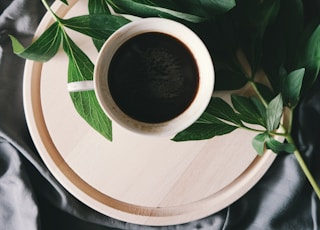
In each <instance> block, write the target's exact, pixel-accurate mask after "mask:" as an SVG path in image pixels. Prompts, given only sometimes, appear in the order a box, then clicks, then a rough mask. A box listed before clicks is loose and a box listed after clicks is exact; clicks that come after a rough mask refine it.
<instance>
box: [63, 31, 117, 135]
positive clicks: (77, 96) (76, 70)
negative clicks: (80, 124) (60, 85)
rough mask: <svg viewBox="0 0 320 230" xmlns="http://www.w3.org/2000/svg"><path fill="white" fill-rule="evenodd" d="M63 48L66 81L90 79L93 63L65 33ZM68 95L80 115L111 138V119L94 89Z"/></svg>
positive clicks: (102, 133)
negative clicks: (66, 63)
mask: <svg viewBox="0 0 320 230" xmlns="http://www.w3.org/2000/svg"><path fill="white" fill-rule="evenodd" d="M63 49H64V50H65V52H66V54H67V55H68V57H69V66H68V82H75V81H83V80H92V79H93V69H94V65H93V63H92V62H91V60H90V59H89V58H88V57H87V56H86V54H85V53H83V51H82V50H81V49H80V48H79V47H78V46H77V45H76V44H75V43H74V42H73V41H72V40H71V38H69V37H68V36H67V35H65V37H64V39H63ZM70 96H71V99H72V101H73V104H74V106H75V108H76V110H77V111H78V113H79V114H80V116H82V118H84V119H85V120H86V121H87V123H88V124H90V125H91V126H92V127H93V128H94V129H95V130H97V131H98V132H99V133H100V134H101V135H103V136H104V137H106V138H107V139H109V140H112V127H111V121H110V119H109V118H108V117H107V116H106V115H105V113H104V112H103V110H102V109H101V107H100V105H99V103H98V101H97V98H96V96H95V93H94V91H93V90H92V91H84V92H74V93H70Z"/></svg>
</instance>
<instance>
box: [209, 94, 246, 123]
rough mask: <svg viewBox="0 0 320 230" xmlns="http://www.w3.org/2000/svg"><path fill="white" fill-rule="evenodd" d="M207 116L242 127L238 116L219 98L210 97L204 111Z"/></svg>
mask: <svg viewBox="0 0 320 230" xmlns="http://www.w3.org/2000/svg"><path fill="white" fill-rule="evenodd" d="M206 111H207V112H208V113H209V114H212V115H213V116H215V117H218V118H220V119H222V120H225V121H229V122H232V123H234V124H236V125H238V126H243V124H242V123H241V120H240V118H239V115H238V114H237V113H235V112H234V110H233V108H232V107H231V106H230V105H229V104H228V103H227V102H225V101H224V100H223V99H221V98H219V97H212V98H211V100H210V102H209V105H208V107H207V110H206Z"/></svg>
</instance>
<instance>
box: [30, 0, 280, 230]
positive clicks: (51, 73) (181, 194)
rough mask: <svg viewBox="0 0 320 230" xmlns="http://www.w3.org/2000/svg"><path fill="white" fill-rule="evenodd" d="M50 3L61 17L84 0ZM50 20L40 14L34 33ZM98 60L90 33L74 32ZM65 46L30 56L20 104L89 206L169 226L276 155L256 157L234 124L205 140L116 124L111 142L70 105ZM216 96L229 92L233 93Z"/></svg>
mask: <svg viewBox="0 0 320 230" xmlns="http://www.w3.org/2000/svg"><path fill="white" fill-rule="evenodd" d="M69 3H70V4H69V7H67V6H65V5H63V4H61V3H55V4H54V9H55V11H56V12H57V14H58V15H61V16H65V17H66V18H68V17H71V16H76V15H82V14H87V1H84V0H82V1H77V0H73V1H69ZM50 23H52V20H51V16H49V15H46V16H45V17H44V19H43V20H42V22H41V24H40V26H39V28H38V31H37V35H38V36H39V35H40V34H41V33H42V32H43V31H44V30H45V28H47V27H48V25H49V24H50ZM70 34H71V36H72V37H73V39H74V40H75V41H76V43H77V44H78V45H79V46H80V47H81V48H82V49H83V50H85V51H86V53H87V54H89V56H90V58H91V59H92V61H93V62H94V61H95V58H96V56H97V52H96V50H95V48H94V46H93V45H92V42H91V39H90V38H88V37H85V36H83V35H81V34H79V33H76V32H71V31H70ZM67 65H68V59H67V56H66V55H65V54H64V53H63V51H62V50H61V51H59V53H58V54H57V55H56V56H55V57H54V58H53V59H52V60H51V61H49V62H47V63H45V64H41V63H37V62H33V61H27V63H26V69H25V78H24V105H25V111H26V116H27V122H28V126H29V129H30V132H31V135H32V138H33V140H34V142H35V145H36V147H37V149H38V151H39V153H40V155H41V157H42V159H43V161H44V162H45V164H46V165H47V167H48V168H49V170H50V171H51V172H52V174H53V175H54V176H55V177H56V178H57V180H58V181H59V182H60V183H61V184H62V185H63V186H64V187H65V188H66V189H67V190H68V191H69V192H70V193H71V194H73V195H74V196H75V197H76V198H78V199H79V200H80V201H82V202H83V203H85V204H86V205H88V206H90V207H92V208H93V209H95V210H97V211H99V212H101V213H103V214H105V215H108V216H111V217H114V218H117V219H120V220H123V221H128V222H132V223H138V224H144V225H171V224H179V223H184V222H189V221H192V220H195V219H200V218H203V217H205V216H208V215H210V214H213V213H215V212H217V211H219V210H221V209H223V208H224V207H226V206H228V205H230V204H231V203H232V202H234V201H235V200H237V199H238V198H240V197H241V196H242V195H243V194H245V193H246V192H247V191H248V190H249V189H250V188H251V187H252V186H253V185H254V184H255V183H256V182H257V181H258V180H259V179H260V178H261V177H262V176H263V174H264V173H265V172H266V170H267V169H268V168H269V167H270V165H271V163H272V162H273V160H274V158H275V155H274V154H273V153H271V152H266V153H265V154H264V155H263V156H262V157H258V156H257V155H256V153H255V151H254V150H253V148H252V147H251V140H252V137H253V135H254V134H252V133H250V132H247V131H235V132H233V133H231V134H228V135H225V136H221V137H216V138H213V139H211V140H206V141H192V142H183V143H175V142H173V141H170V140H166V139H154V138H148V137H141V136H138V135H135V134H132V133H129V132H127V131H126V130H123V129H122V128H120V127H117V126H116V125H114V126H113V129H114V141H113V142H109V141H108V140H106V139H105V138H103V137H102V136H101V135H100V134H98V133H97V132H96V131H95V130H93V129H92V128H91V127H90V126H89V125H88V124H87V123H86V122H85V121H84V120H83V119H82V118H81V117H80V116H79V115H78V113H77V112H76V111H75V109H74V106H73V104H72V101H71V99H70V96H69V94H68V91H67ZM216 95H218V96H221V97H224V98H228V97H229V96H230V92H219V93H216Z"/></svg>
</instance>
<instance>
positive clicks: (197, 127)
mask: <svg viewBox="0 0 320 230" xmlns="http://www.w3.org/2000/svg"><path fill="white" fill-rule="evenodd" d="M235 129H237V127H236V126H233V125H229V124H226V123H224V122H222V121H221V120H219V119H217V118H215V117H214V116H212V115H211V114H208V113H206V112H205V113H204V114H203V115H202V116H201V117H200V118H199V120H198V121H196V122H195V123H193V124H192V125H191V126H190V127H188V128H187V129H185V130H183V131H182V132H180V133H178V134H177V135H176V136H175V137H174V138H173V139H172V140H174V141H189V140H204V139H210V138H212V137H215V136H220V135H224V134H228V133H230V132H232V131H234V130H235Z"/></svg>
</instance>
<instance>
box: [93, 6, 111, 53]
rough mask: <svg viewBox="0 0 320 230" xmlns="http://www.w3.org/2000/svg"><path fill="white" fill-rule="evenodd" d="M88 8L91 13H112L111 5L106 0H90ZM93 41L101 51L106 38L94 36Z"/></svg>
mask: <svg viewBox="0 0 320 230" xmlns="http://www.w3.org/2000/svg"><path fill="white" fill-rule="evenodd" d="M88 9H89V14H90V15H94V14H104V15H110V14H111V12H110V10H109V6H108V4H107V2H106V1H105V0H89V1H88ZM92 41H93V44H94V46H95V47H96V49H97V50H98V51H99V50H100V49H101V48H102V46H103V44H104V43H105V41H106V39H97V38H92Z"/></svg>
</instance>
